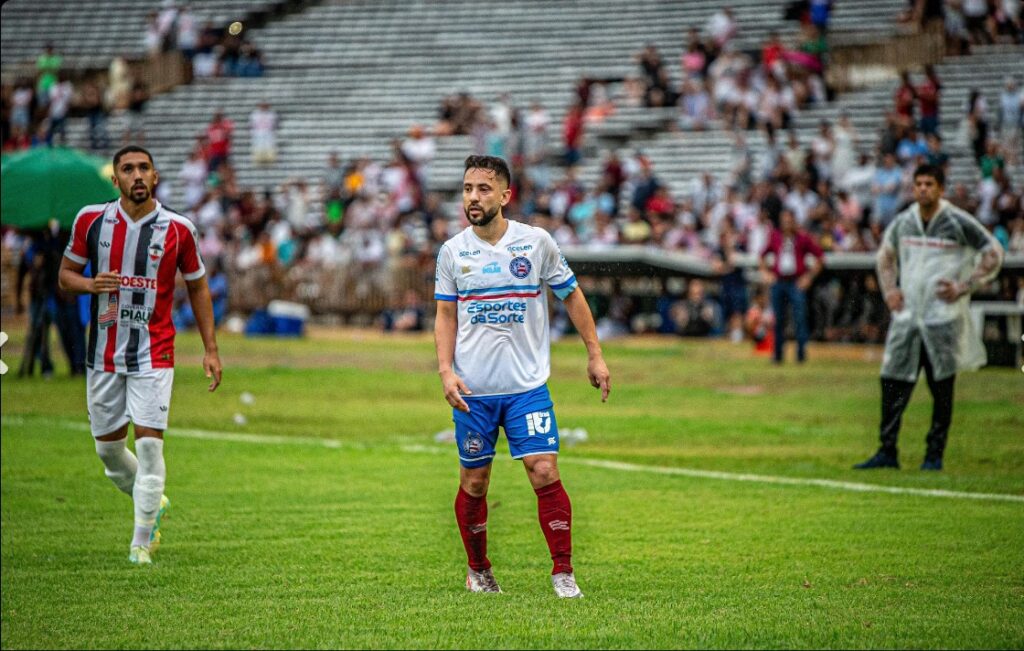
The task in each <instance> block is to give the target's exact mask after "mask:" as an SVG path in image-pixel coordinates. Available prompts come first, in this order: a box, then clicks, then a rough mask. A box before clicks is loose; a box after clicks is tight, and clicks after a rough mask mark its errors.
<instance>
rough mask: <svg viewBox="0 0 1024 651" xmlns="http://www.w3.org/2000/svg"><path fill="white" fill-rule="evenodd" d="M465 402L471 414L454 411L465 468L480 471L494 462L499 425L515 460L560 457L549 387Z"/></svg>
mask: <svg viewBox="0 0 1024 651" xmlns="http://www.w3.org/2000/svg"><path fill="white" fill-rule="evenodd" d="M463 399H464V400H465V401H466V404H467V405H469V410H470V412H469V413H468V414H467V413H464V412H461V411H459V410H458V409H453V410H452V413H453V414H454V418H453V420H454V421H455V442H456V443H458V445H459V462H460V463H461V464H462V466H463V467H464V468H480V467H482V466H486V465H487V464H489V463H490V462H491V460H492V459H494V445H495V444H496V443H497V442H498V427H499V426H501V427H502V428H504V430H505V438H506V439H508V451H509V452H510V453H511V454H512V458H513V459H522V458H523V457H528V456H530V455H534V454H558V425H556V424H555V411H554V409H552V404H551V394H550V393H548V385H546V384H543V385H541V386H539V387H537V388H536V389H532V390H530V391H526V392H524V393H510V394H507V395H501V396H487V397H483V398H474V397H472V396H464V397H463Z"/></svg>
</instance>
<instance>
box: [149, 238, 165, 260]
mask: <svg viewBox="0 0 1024 651" xmlns="http://www.w3.org/2000/svg"><path fill="white" fill-rule="evenodd" d="M163 254H164V247H162V246H160V244H159V243H158V242H153V243H152V244H150V245H149V259H150V260H152V261H153V262H156V261H157V260H159V259H160V256H162V255H163Z"/></svg>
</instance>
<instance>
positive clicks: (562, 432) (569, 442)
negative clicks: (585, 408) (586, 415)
mask: <svg viewBox="0 0 1024 651" xmlns="http://www.w3.org/2000/svg"><path fill="white" fill-rule="evenodd" d="M558 438H559V439H560V440H561V442H562V443H564V444H565V445H566V446H568V447H572V446H574V445H576V444H577V443H585V442H587V441H588V440H589V439H590V435H589V434H587V430H585V429H583V428H582V427H576V428H572V427H567V428H565V429H559V430H558Z"/></svg>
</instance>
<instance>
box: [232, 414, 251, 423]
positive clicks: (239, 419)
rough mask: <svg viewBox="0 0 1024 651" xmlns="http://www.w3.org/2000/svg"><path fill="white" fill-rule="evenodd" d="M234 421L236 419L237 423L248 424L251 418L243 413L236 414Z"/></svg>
mask: <svg viewBox="0 0 1024 651" xmlns="http://www.w3.org/2000/svg"><path fill="white" fill-rule="evenodd" d="M234 421H235V425H239V426H241V425H246V424H248V423H249V419H248V418H246V417H245V415H243V414H235V418H234Z"/></svg>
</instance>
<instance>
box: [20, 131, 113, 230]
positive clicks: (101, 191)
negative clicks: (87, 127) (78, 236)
mask: <svg viewBox="0 0 1024 651" xmlns="http://www.w3.org/2000/svg"><path fill="white" fill-rule="evenodd" d="M111 169H112V165H111V163H110V162H109V161H106V160H104V159H102V158H97V157H96V156H89V155H88V154H83V153H82V152H80V151H76V150H74V149H69V148H66V147H52V148H51V147H38V148H36V149H30V150H28V151H25V152H20V153H17V154H11V155H9V156H4V157H3V161H2V170H3V178H2V185H0V190H2V191H0V222H3V224H5V225H7V226H19V227H21V228H41V227H43V226H46V224H47V222H49V221H50V219H56V220H58V221H59V222H60V223H61V225H63V226H64V227H65V228H70V227H71V224H72V222H74V220H75V215H77V214H78V211H79V210H81V209H82V207H83V206H86V205H88V204H90V203H103V202H106V201H110V200H111V199H115V198H117V196H118V191H117V188H115V187H114V185H113V183H112V182H111V180H110V176H111Z"/></svg>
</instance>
